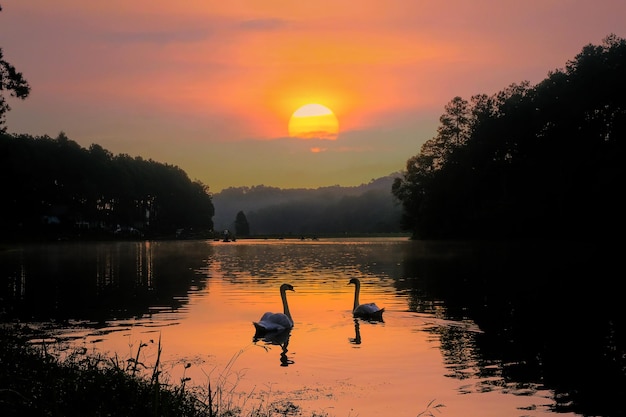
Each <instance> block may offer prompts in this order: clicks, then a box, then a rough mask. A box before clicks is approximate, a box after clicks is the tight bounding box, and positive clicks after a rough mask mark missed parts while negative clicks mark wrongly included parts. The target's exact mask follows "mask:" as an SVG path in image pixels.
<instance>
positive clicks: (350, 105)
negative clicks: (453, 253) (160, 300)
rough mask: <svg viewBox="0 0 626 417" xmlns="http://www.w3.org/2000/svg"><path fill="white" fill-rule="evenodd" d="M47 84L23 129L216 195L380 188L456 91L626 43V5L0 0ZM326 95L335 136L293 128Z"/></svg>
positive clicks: (6, 35)
mask: <svg viewBox="0 0 626 417" xmlns="http://www.w3.org/2000/svg"><path fill="white" fill-rule="evenodd" d="M0 4H1V5H2V8H3V10H2V12H0V48H2V49H3V52H4V58H5V59H6V60H7V61H9V62H10V63H11V64H13V65H14V66H15V67H16V68H17V70H18V71H20V72H22V73H23V75H24V77H25V78H26V80H27V81H28V82H29V84H30V86H31V88H32V91H31V95H30V96H29V97H28V98H27V99H26V100H25V101H16V100H10V101H9V104H10V105H11V107H12V110H11V112H9V113H8V115H7V130H8V132H10V133H28V134H32V135H49V136H52V137H56V136H57V135H58V133H60V132H61V131H63V132H65V133H66V135H67V136H68V137H69V138H70V139H72V140H74V141H76V142H78V143H79V144H80V145H81V146H83V147H88V146H89V145H90V144H92V143H98V144H100V145H101V146H103V147H104V148H106V149H108V150H110V151H111V152H113V153H114V154H118V153H125V154H129V155H131V156H141V157H143V158H146V159H148V158H150V159H153V160H155V161H159V162H163V163H168V164H174V165H178V166H179V167H180V168H182V169H183V170H185V171H186V172H187V173H188V174H189V177H190V178H191V179H197V180H200V181H202V182H203V183H205V184H207V185H208V186H209V187H210V190H211V191H213V192H218V191H220V190H222V189H224V188H227V187H230V186H253V185H261V184H263V185H267V186H275V187H281V188H294V187H305V188H315V187H319V186H329V185H337V184H338V185H344V186H352V185H359V184H362V183H367V182H369V181H370V180H371V179H374V178H378V177H381V176H385V175H388V174H391V173H393V172H396V171H399V170H402V169H403V168H404V165H405V162H406V160H407V159H408V158H409V157H411V156H413V155H415V154H417V153H418V152H419V149H420V146H421V144H422V143H423V142H424V141H426V140H428V139H430V138H431V137H433V136H434V135H435V134H436V128H437V125H438V120H439V116H440V115H441V114H442V113H443V108H444V106H445V104H446V103H448V102H449V101H450V100H451V99H452V98H453V97H455V96H461V97H463V98H465V99H469V98H470V97H471V96H472V95H474V94H482V93H485V94H493V93H496V92H498V91H500V90H502V89H504V88H505V87H507V86H508V85H509V84H511V83H519V82H521V81H525V80H528V81H530V82H531V83H532V84H534V83H537V82H539V81H541V80H543V79H544V78H546V76H547V75H548V72H549V71H551V70H554V69H557V68H563V67H564V66H565V63H566V62H567V60H570V59H573V58H574V57H575V55H576V54H578V53H579V52H580V51H581V49H582V47H583V46H584V45H587V44H589V43H592V44H600V43H601V42H602V40H603V38H604V37H606V36H607V35H608V34H610V33H614V34H616V35H617V36H619V37H626V25H625V24H624V16H626V2H624V1H623V0H593V1H592V0H531V1H527V2H505V1H502V0H472V1H466V0H451V1H432V0H387V1H385V2H381V1H379V0H360V1H348V0H333V1H326V0H318V1H315V2H297V1H295V2H294V1H291V0H266V1H257V0H247V1H243V0H238V1H228V2H223V1H219V2H218V1H213V0H186V1H184V2H172V1H162V0H156V1H155V0H150V1H148V0H135V1H132V2H131V1H127V0H124V1H121V0H112V1H107V2H94V1H83V0H57V1H49V0H5V1H2V0H0ZM310 102H317V103H320V104H323V105H325V106H327V107H329V108H330V109H332V110H333V111H334V112H335V114H336V115H337V118H338V120H339V127H340V133H339V135H338V137H337V140H334V141H328V140H325V141H318V140H300V139H294V138H289V137H288V130H287V127H288V123H289V118H290V116H291V114H292V113H293V112H294V111H295V110H296V109H297V108H298V107H300V106H301V105H303V104H306V103H310Z"/></svg>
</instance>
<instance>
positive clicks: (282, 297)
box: [280, 290, 293, 323]
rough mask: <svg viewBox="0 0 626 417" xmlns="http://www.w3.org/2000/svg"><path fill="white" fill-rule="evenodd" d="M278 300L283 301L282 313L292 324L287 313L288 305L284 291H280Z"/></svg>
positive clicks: (289, 314)
mask: <svg viewBox="0 0 626 417" xmlns="http://www.w3.org/2000/svg"><path fill="white" fill-rule="evenodd" d="M280 298H281V299H282V300H283V313H285V315H286V316H287V317H289V320H291V322H292V323H293V319H292V318H291V313H290V312H289V304H288V303H287V293H286V292H285V290H280Z"/></svg>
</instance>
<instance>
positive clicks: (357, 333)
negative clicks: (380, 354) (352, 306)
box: [349, 318, 361, 345]
mask: <svg viewBox="0 0 626 417" xmlns="http://www.w3.org/2000/svg"><path fill="white" fill-rule="evenodd" d="M349 340H350V343H352V344H354V345H360V344H361V331H360V329H359V319H357V318H355V319H354V338H352V337H351V338H349Z"/></svg>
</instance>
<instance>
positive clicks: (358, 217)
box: [213, 173, 402, 236]
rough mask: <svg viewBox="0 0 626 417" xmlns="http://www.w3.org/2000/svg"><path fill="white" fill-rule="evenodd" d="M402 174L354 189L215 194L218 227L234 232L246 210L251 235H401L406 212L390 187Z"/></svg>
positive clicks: (253, 189) (252, 190) (229, 190)
mask: <svg viewBox="0 0 626 417" xmlns="http://www.w3.org/2000/svg"><path fill="white" fill-rule="evenodd" d="M399 175H400V174H399V173H397V174H391V175H389V176H387V177H382V178H378V179H374V180H372V181H371V182H369V183H368V184H362V185H359V186H355V187H340V186H338V185H337V186H331V187H320V188H315V189H306V188H294V189H281V188H276V187H268V186H264V185H258V186H253V187H231V188H227V189H225V190H223V191H221V192H219V193H216V194H214V195H213V206H214V207H215V215H214V217H213V223H214V228H215V230H218V231H221V230H224V229H229V230H234V221H235V217H236V216H237V213H238V212H240V211H243V212H244V214H245V215H246V218H247V220H248V224H249V225H250V233H251V234H252V235H266V234H281V235H302V236H311V235H316V234H337V233H397V232H400V231H401V230H400V226H399V225H400V216H401V212H402V211H401V206H400V205H399V204H398V202H397V201H396V200H395V198H394V196H393V194H392V193H391V186H392V184H393V181H394V178H395V177H397V176H399Z"/></svg>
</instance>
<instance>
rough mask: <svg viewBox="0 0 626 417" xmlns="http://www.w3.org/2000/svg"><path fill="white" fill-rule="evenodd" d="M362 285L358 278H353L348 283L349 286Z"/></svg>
mask: <svg viewBox="0 0 626 417" xmlns="http://www.w3.org/2000/svg"><path fill="white" fill-rule="evenodd" d="M360 283H361V281H359V279H358V278H352V279H351V280H350V282H348V285H350V284H354V285H359V284H360Z"/></svg>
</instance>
